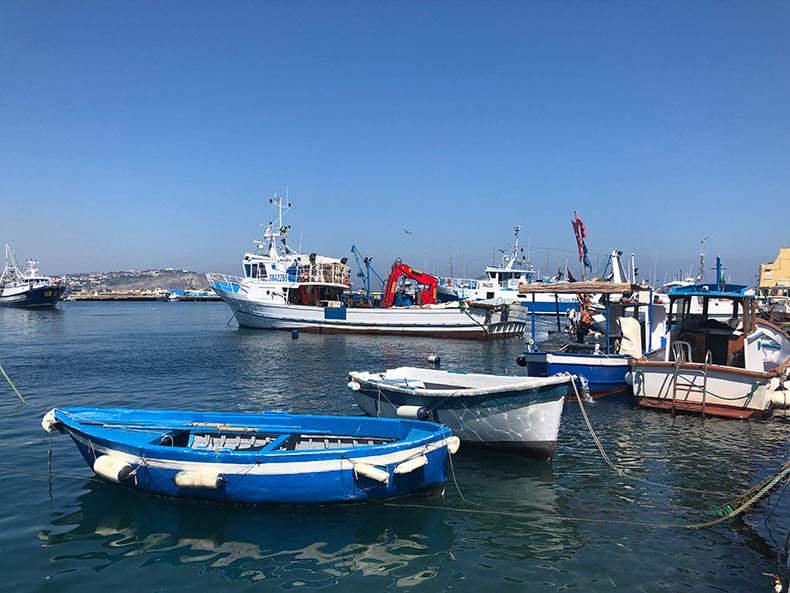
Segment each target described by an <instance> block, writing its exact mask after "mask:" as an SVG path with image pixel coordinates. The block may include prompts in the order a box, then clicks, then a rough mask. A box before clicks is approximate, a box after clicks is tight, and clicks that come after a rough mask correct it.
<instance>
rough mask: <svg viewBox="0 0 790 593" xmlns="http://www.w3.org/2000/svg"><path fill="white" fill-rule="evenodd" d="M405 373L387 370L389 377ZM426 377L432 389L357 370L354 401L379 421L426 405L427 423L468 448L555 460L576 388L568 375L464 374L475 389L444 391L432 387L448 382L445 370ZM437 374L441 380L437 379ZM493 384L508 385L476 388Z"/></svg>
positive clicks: (353, 376)
mask: <svg viewBox="0 0 790 593" xmlns="http://www.w3.org/2000/svg"><path fill="white" fill-rule="evenodd" d="M407 370H408V371H409V372H411V371H410V370H409V369H407ZM399 371H401V369H394V370H392V371H387V372H386V373H385V376H390V375H392V374H393V373H398V372H399ZM422 373H423V374H424V375H427V376H428V378H427V379H426V389H422V388H416V389H414V388H408V387H406V388H404V387H402V386H400V387H399V386H397V385H392V384H390V383H388V382H387V380H384V381H382V380H381V378H380V377H381V376H380V375H377V374H375V373H358V372H352V373H350V378H351V381H352V383H351V385H353V384H354V383H356V385H357V386H358V387H357V386H354V387H353V389H354V400H355V401H356V403H357V405H359V407H360V408H362V410H363V411H364V412H365V413H366V414H368V415H369V416H376V417H387V418H397V417H398V409H399V408H401V409H404V408H403V407H404V406H406V407H409V406H411V407H415V406H416V407H423V408H425V409H426V410H427V411H429V416H428V418H427V419H429V420H432V421H434V422H440V423H442V424H445V425H447V426H448V427H450V428H451V429H452V430H453V434H455V435H457V436H458V437H460V438H461V442H463V443H465V444H474V445H478V446H485V447H493V448H497V449H504V450H509V451H512V452H516V453H520V454H523V455H527V456H529V457H534V458H537V459H542V460H547V459H550V458H551V456H552V454H553V452H554V449H555V447H556V444H557V435H558V434H559V429H560V420H561V418H562V409H563V404H564V400H565V397H566V396H567V395H568V393H569V391H570V389H571V387H570V381H569V379H568V378H567V377H550V378H546V379H535V378H524V377H505V376H494V375H480V374H472V373H469V374H467V373H461V374H458V375H457V376H456V377H454V378H455V379H457V380H459V381H464V382H468V383H469V384H470V386H469V387H458V388H453V387H452V386H445V387H444V388H443V389H441V390H439V389H433V388H430V387H428V385H427V383H428V382H429V381H434V380H436V381H440V382H441V381H443V376H442V373H443V371H430V370H427V369H425V370H422ZM431 373H433V374H434V375H436V377H434V378H431V377H430V374H431ZM410 376H415V375H414V374H413V373H412V374H411V375H410ZM417 376H419V375H417ZM447 376H448V375H447V374H445V375H444V377H447ZM491 381H497V382H500V383H502V384H501V385H490V386H489V387H475V385H484V384H485V383H486V382H491Z"/></svg>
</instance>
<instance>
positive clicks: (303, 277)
mask: <svg viewBox="0 0 790 593" xmlns="http://www.w3.org/2000/svg"><path fill="white" fill-rule="evenodd" d="M309 278H310V276H309V274H308V273H307V272H302V275H301V276H299V282H307V280H308V279H309Z"/></svg>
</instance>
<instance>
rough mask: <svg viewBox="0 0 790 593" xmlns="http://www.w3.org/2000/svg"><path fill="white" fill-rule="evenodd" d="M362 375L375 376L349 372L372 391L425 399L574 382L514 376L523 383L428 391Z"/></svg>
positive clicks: (476, 394) (551, 378) (529, 389)
mask: <svg viewBox="0 0 790 593" xmlns="http://www.w3.org/2000/svg"><path fill="white" fill-rule="evenodd" d="M400 368H410V367H400ZM389 370H395V369H389ZM420 370H433V369H420ZM385 372H386V371H385ZM362 374H367V375H368V376H372V375H373V373H370V372H369V371H351V372H349V374H348V375H349V377H351V378H352V379H353V380H355V381H358V382H359V383H360V384H362V385H363V386H366V387H368V388H371V389H382V390H388V391H394V392H396V393H401V394H404V395H407V394H411V395H420V396H425V397H475V396H485V395H497V394H504V393H508V392H527V391H533V390H535V391H536V390H539V389H541V388H544V387H555V386H559V385H563V384H564V383H568V384H570V383H571V382H572V377H571V376H570V375H568V376H562V375H553V376H551V377H520V376H514V377H513V378H514V379H521V381H520V382H514V383H508V384H505V385H497V386H494V387H462V386H459V387H457V388H455V389H426V388H420V387H403V386H401V385H398V384H396V383H387V382H385V381H386V379H384V378H383V377H382V378H381V380H378V381H377V380H375V379H373V378H363V377H362V376H361V375H362ZM472 374H473V375H476V376H480V375H481V374H480V373H472ZM462 376H463V375H462ZM483 376H484V375H483ZM525 379H527V380H528V381H529V382H527V381H525ZM415 381H421V379H415Z"/></svg>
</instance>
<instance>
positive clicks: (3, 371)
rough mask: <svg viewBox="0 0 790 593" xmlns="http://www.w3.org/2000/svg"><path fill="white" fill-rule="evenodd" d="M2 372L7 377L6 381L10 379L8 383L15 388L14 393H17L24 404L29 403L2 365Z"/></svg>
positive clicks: (0, 372) (0, 371)
mask: <svg viewBox="0 0 790 593" xmlns="http://www.w3.org/2000/svg"><path fill="white" fill-rule="evenodd" d="M0 374H1V375H3V377H5V380H6V381H8V384H9V385H10V386H11V389H13V390H14V393H16V396H17V397H18V398H19V401H21V402H22V405H25V404H27V402H26V401H25V398H24V397H22V394H21V393H19V390H18V389H17V388H16V385H14V382H13V381H12V380H11V377H9V376H8V373H6V372H5V369H4V368H3V367H2V366H0Z"/></svg>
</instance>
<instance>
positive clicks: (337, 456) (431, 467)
mask: <svg viewBox="0 0 790 593" xmlns="http://www.w3.org/2000/svg"><path fill="white" fill-rule="evenodd" d="M139 412H141V411H135V410H99V409H96V408H72V409H67V410H60V409H57V410H54V411H53V412H51V413H50V414H48V415H47V416H46V417H45V421H44V424H47V423H48V424H49V426H50V427H54V428H57V429H58V430H60V431H61V432H65V433H67V434H69V435H70V436H71V437H72V439H73V440H74V442H75V444H76V445H77V448H78V449H79V452H80V453H81V455H82V457H83V458H84V460H85V461H86V463H87V464H88V465H89V466H90V467H91V468H93V469H94V471H95V472H96V473H97V474H98V475H100V476H101V477H105V478H107V476H106V475H105V474H104V473H102V472H101V471H100V470H99V469H97V468H98V464H99V463H101V462H100V461H99V460H100V459H102V458H104V457H110V458H111V459H112V460H113V463H116V464H117V465H118V466H123V464H126V465H127V466H129V467H131V470H130V471H129V472H128V473H127V475H126V476H125V477H124V478H123V479H121V480H115V479H112V477H110V478H109V479H110V480H111V481H120V483H121V484H122V485H124V486H126V487H130V488H133V489H136V490H142V491H145V492H150V493H154V494H161V495H165V496H173V497H185V498H199V499H204V500H212V501H222V502H241V503H256V504H307V503H336V502H353V501H363V500H371V499H381V498H390V497H395V496H400V495H404V494H409V493H413V492H420V491H426V490H434V489H439V490H441V489H442V488H443V485H444V483H445V482H446V479H447V474H446V466H447V458H448V455H449V452H448V446H449V447H450V448H452V447H453V445H454V444H455V445H457V442H454V441H453V440H452V437H451V436H450V431H449V430H448V429H446V428H444V427H438V426H436V425H433V424H430V423H425V422H417V421H408V420H406V421H404V420H398V421H395V422H405V423H406V424H403V425H400V426H396V425H371V424H368V422H369V421H370V420H371V419H367V418H362V417H321V416H298V415H290V414H282V413H269V414H260V415H251V414H215V413H199V412H177V413H176V412H164V411H162V412H144V413H143V414H140V413H139ZM174 414H177V415H178V416H174ZM373 420H374V421H375V422H393V421H392V420H379V419H373ZM273 423H274V424H273ZM322 423H323V425H325V426H330V425H331V426H332V427H333V428H332V431H334V432H335V433H337V434H342V433H344V432H345V433H348V434H350V435H357V436H356V438H358V439H366V438H374V435H376V436H375V438H379V437H385V436H386V437H388V438H389V437H391V438H394V437H398V439H397V440H394V441H391V442H385V443H382V444H376V445H371V446H354V447H340V448H333V449H315V450H279V449H276V448H272V447H273V446H274V445H276V441H277V439H280V440H281V441H282V437H286V438H288V435H291V434H297V433H299V434H301V433H307V434H317V433H329V432H331V431H330V430H329V429H328V428H327V429H325V430H322V429H321V426H322ZM124 426H125V427H127V428H123V427H124ZM131 426H133V427H134V428H130V427H131ZM229 427H230V428H229ZM45 428H46V426H45ZM231 429H233V430H231ZM183 430H187V431H189V432H191V433H192V434H191V435H190V436H189V438H197V436H198V433H199V436H200V438H203V436H204V435H205V434H209V435H213V434H214V433H213V432H212V431H215V430H216V431H218V432H217V433H216V434H217V435H219V434H220V432H221V431H225V432H226V433H228V434H229V435H230V437H229V438H233V436H234V435H236V436H237V437H238V438H239V439H241V436H239V435H250V434H261V435H263V434H267V435H269V436H271V435H277V434H279V435H280V436H275V438H274V440H273V441H271V443H270V444H269V445H267V446H266V447H264V448H263V449H260V450H252V449H251V450H233V449H229V448H227V447H225V448H222V447H220V448H209V449H205V450H196V449H195V448H194V442H193V446H192V448H191V447H189V446H176V445H181V444H186V443H181V442H180V441H181V440H182V439H183V438H184V436H183V435H182V434H181V432H179V431H183ZM243 431H246V432H243ZM256 431H257V432H256ZM278 431H279V432H278ZM168 435H169V436H168ZM401 437H403V438H401ZM212 438H214V436H212ZM267 438H268V437H267ZM311 438H312V437H311ZM315 438H316V439H317V441H316V442H319V441H320V439H323V438H324V437H323V435H322V436H319V437H315ZM343 438H345V437H343ZM168 439H169V440H168ZM173 439H175V441H174V440H173ZM163 443H164V444H163ZM171 443H173V444H171ZM281 445H282V443H281ZM421 456H424V457H425V464H424V465H421V466H420V467H416V468H414V469H412V470H410V471H405V470H404V471H402V472H401V471H399V468H401V469H403V467H404V466H403V464H404V463H406V462H411V463H412V464H413V460H414V459H417V458H421ZM124 467H125V466H124ZM362 468H375V469H377V470H379V471H380V472H383V474H382V475H383V476H384V480H385V481H384V482H382V481H381V480H379V479H374V478H371V477H369V476H368V475H365V474H364V472H363V469H362ZM119 475H121V474H119Z"/></svg>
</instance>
